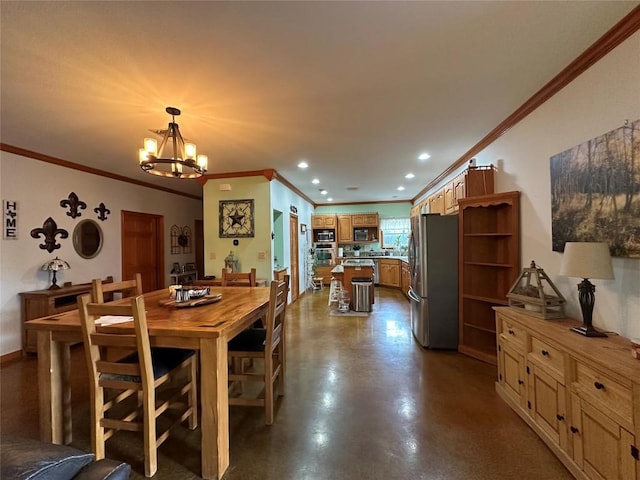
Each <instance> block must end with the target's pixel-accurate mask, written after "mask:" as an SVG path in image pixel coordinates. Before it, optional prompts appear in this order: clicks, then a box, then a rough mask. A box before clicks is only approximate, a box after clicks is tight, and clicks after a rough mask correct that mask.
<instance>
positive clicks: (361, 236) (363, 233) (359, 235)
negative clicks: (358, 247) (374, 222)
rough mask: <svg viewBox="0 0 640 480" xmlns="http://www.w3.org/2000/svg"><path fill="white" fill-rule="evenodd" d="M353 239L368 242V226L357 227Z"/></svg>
mask: <svg viewBox="0 0 640 480" xmlns="http://www.w3.org/2000/svg"><path fill="white" fill-rule="evenodd" d="M353 240H354V241H356V242H368V241H369V230H367V229H366V228H356V229H354V230H353Z"/></svg>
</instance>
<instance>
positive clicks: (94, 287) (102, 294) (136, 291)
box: [91, 273, 142, 303]
mask: <svg viewBox="0 0 640 480" xmlns="http://www.w3.org/2000/svg"><path fill="white" fill-rule="evenodd" d="M114 293H120V295H121V297H122V298H126V297H133V296H138V295H142V276H141V275H140V274H139V273H136V275H135V278H134V279H133V280H125V281H122V282H114V281H111V282H108V283H107V282H104V281H103V280H101V279H99V278H95V279H93V280H92V281H91V301H93V302H95V303H105V301H107V302H108V301H111V300H113V298H114V297H113V294H114Z"/></svg>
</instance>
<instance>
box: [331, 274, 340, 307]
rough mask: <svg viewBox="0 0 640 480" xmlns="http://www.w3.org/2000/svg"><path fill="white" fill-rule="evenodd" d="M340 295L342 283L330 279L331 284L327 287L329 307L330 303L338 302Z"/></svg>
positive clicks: (332, 278)
mask: <svg viewBox="0 0 640 480" xmlns="http://www.w3.org/2000/svg"><path fill="white" fill-rule="evenodd" d="M341 293H342V282H341V281H340V280H336V279H335V278H334V277H331V284H330V287H329V304H328V305H329V306H331V304H332V303H339V302H340V294H341Z"/></svg>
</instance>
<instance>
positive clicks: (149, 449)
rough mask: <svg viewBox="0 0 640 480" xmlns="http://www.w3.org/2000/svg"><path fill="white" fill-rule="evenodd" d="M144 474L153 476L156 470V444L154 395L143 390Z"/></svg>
mask: <svg viewBox="0 0 640 480" xmlns="http://www.w3.org/2000/svg"><path fill="white" fill-rule="evenodd" d="M144 393H145V395H144V403H143V415H144V475H145V477H153V476H154V475H155V474H156V472H157V471H158V446H157V445H156V416H155V412H156V408H155V403H156V402H155V395H154V394H151V393H150V392H144Z"/></svg>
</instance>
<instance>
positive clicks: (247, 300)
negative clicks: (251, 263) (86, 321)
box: [26, 287, 270, 479]
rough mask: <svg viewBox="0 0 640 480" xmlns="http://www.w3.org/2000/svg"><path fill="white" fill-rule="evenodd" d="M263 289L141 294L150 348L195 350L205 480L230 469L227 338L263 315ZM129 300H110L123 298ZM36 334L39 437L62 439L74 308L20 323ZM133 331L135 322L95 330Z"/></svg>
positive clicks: (78, 337) (67, 434)
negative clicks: (198, 299)
mask: <svg viewBox="0 0 640 480" xmlns="http://www.w3.org/2000/svg"><path fill="white" fill-rule="evenodd" d="M269 290H270V289H269V288H268V287H215V288H211V295H215V294H221V295H222V296H221V299H220V300H219V301H217V302H215V303H210V304H207V305H198V306H194V307H187V308H181V307H180V306H179V305H177V304H168V305H167V304H166V302H167V300H168V295H169V291H168V290H167V289H163V290H157V291H154V292H150V293H145V294H144V301H145V309H146V312H147V321H148V327H149V337H150V341H151V346H152V347H178V348H189V349H195V350H199V353H200V355H199V357H200V397H201V398H200V404H201V406H200V411H201V417H200V428H201V429H202V435H201V436H202V441H201V450H202V453H201V454H202V472H201V476H202V478H204V479H218V478H221V477H222V475H224V473H225V471H226V470H227V468H228V466H229V401H228V362H227V342H228V341H229V340H230V339H231V338H233V337H234V336H236V335H237V334H238V333H239V332H241V331H242V330H244V329H246V328H247V327H249V326H250V325H252V324H253V323H254V322H255V321H256V320H257V319H259V318H262V317H263V316H265V315H266V313H267V308H268V304H269ZM126 301H130V300H128V299H122V300H116V302H120V303H121V302H126ZM26 325H27V328H30V329H33V330H35V331H36V332H37V338H38V390H39V406H40V437H41V439H42V440H43V441H47V442H52V443H60V444H68V443H70V442H71V440H72V425H71V388H70V378H71V368H72V367H73V366H72V365H71V355H70V346H71V345H72V344H74V343H77V342H82V332H81V327H80V317H79V313H78V311H77V310H74V311H71V312H66V313H63V314H59V315H52V316H49V317H43V318H39V319H35V320H30V321H28V322H26ZM101 328H103V329H107V331H117V332H133V323H132V322H126V323H119V324H116V325H110V326H107V327H101Z"/></svg>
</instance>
